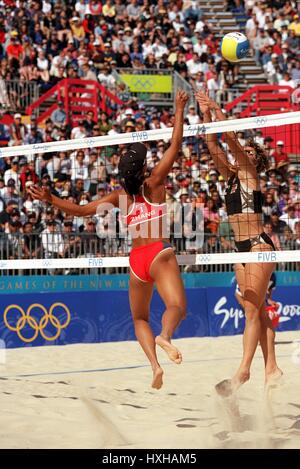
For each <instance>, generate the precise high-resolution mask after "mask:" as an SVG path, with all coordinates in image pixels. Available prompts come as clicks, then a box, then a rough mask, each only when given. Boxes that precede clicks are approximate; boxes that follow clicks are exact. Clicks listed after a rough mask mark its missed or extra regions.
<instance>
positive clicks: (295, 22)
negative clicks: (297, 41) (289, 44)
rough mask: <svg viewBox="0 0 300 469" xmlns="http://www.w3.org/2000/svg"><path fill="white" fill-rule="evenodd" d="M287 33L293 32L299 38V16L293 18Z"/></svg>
mask: <svg viewBox="0 0 300 469" xmlns="http://www.w3.org/2000/svg"><path fill="white" fill-rule="evenodd" d="M288 29H289V31H294V32H295V34H296V36H300V19H299V15H294V16H293V21H292V23H291V24H290V25H289V27H288Z"/></svg>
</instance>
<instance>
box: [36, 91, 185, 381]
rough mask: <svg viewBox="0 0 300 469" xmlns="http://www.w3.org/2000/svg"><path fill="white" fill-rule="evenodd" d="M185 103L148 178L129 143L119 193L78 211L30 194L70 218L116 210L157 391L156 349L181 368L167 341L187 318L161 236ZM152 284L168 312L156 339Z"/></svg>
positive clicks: (137, 322) (180, 102)
mask: <svg viewBox="0 0 300 469" xmlns="http://www.w3.org/2000/svg"><path fill="white" fill-rule="evenodd" d="M187 101H188V95H187V94H186V93H185V92H184V91H179V92H178V93H177V95H176V110H175V124H174V129H173V134H172V139H171V144H170V146H169V148H168V149H167V150H166V152H165V153H164V155H163V157H162V158H161V160H160V162H159V163H158V164H157V165H156V166H155V167H154V169H153V170H152V172H151V174H150V176H147V175H146V170H147V165H146V153H147V149H146V147H145V145H143V144H142V143H133V144H132V145H130V146H129V148H128V151H127V153H126V154H125V155H124V156H121V159H120V163H119V174H120V177H121V184H122V187H123V189H118V190H115V191H113V192H111V193H110V194H108V195H106V196H105V197H103V198H102V199H101V200H95V201H93V202H90V203H89V204H87V205H84V206H79V205H76V204H74V203H72V202H69V201H66V200H62V199H60V198H59V197H56V196H54V195H53V194H51V192H50V191H49V189H47V188H39V187H36V186H34V187H32V189H31V194H32V195H33V197H34V198H35V199H39V200H43V201H45V202H48V203H50V204H52V205H54V206H56V207H58V208H60V209H61V210H62V211H63V212H66V213H70V214H72V215H74V216H80V217H84V216H90V215H94V214H96V213H97V211H98V213H99V208H100V206H103V205H104V204H105V207H107V205H108V204H110V205H111V208H114V207H120V210H121V213H122V212H123V220H124V221H125V223H126V224H127V225H128V229H129V231H130V233H131V236H132V239H133V247H132V250H131V253H130V257H129V263H130V281H129V299H130V307H131V312H132V317H133V322H134V327H135V334H136V337H137V339H138V341H139V343H140V345H141V347H142V348H143V350H144V352H145V354H146V356H147V357H148V359H149V361H150V364H151V366H152V371H153V380H152V387H153V388H156V389H159V388H161V386H162V384H163V380H162V377H163V370H162V368H161V366H160V364H159V363H158V360H157V356H156V345H159V346H160V347H161V348H162V349H164V351H165V352H166V353H167V354H168V356H169V358H170V359H171V360H172V361H173V362H175V363H177V364H179V363H181V361H182V356H181V353H180V352H179V350H178V349H177V348H176V347H175V346H174V345H173V344H172V343H171V337H172V336H173V333H174V331H175V329H176V328H177V326H178V325H179V324H180V322H181V320H182V319H184V317H185V314H186V298H185V292H184V287H183V283H182V279H181V276H180V271H179V267H178V264H177V260H176V257H175V254H174V250H173V248H172V246H171V245H170V242H169V240H168V239H167V238H166V235H165V233H164V229H163V226H164V223H163V222H164V220H165V219H166V210H167V209H166V203H165V198H166V196H165V180H166V177H167V175H168V173H169V172H170V171H171V169H172V166H173V163H174V162H175V160H176V157H177V154H178V151H179V150H180V148H181V144H182V137H183V121H184V118H183V113H184V108H185V105H186V103H187ZM124 201H125V203H124ZM124 205H125V207H124ZM154 283H155V284H156V288H157V291H158V293H159V295H160V296H161V298H162V300H163V302H164V304H165V307H166V309H165V312H164V314H163V316H162V329H161V333H160V335H159V336H157V337H156V338H154V335H153V332H152V330H151V328H150V325H149V312H150V302H151V297H152V293H153V286H154Z"/></svg>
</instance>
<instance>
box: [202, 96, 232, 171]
mask: <svg viewBox="0 0 300 469" xmlns="http://www.w3.org/2000/svg"><path fill="white" fill-rule="evenodd" d="M195 97H196V100H197V102H198V104H199V106H200V111H201V113H202V115H203V122H204V123H205V124H206V123H208V122H211V121H212V118H211V111H212V102H211V100H210V99H209V97H208V96H207V95H206V94H205V93H204V92H203V91H198V92H196V93H195ZM206 143H207V146H208V149H209V152H210V154H211V156H212V157H213V160H214V162H215V164H216V167H217V169H218V171H219V172H220V173H221V174H222V176H223V177H224V178H225V179H226V180H227V179H228V178H229V177H230V175H231V173H232V169H231V167H230V164H229V162H228V160H227V158H226V154H225V152H224V150H223V149H222V148H221V147H220V145H219V143H218V139H217V134H207V135H206Z"/></svg>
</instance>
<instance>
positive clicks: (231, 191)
mask: <svg viewBox="0 0 300 469" xmlns="http://www.w3.org/2000/svg"><path fill="white" fill-rule="evenodd" d="M196 99H197V101H198V103H199V106H200V110H201V112H202V114H203V119H204V123H206V122H211V121H212V115H211V113H212V112H214V113H215V117H216V120H225V119H226V117H225V116H224V114H223V113H222V111H221V109H220V108H219V107H218V105H217V104H216V103H215V102H214V101H213V100H211V99H210V98H209V97H208V96H207V95H206V94H205V93H203V92H197V93H196ZM224 138H225V142H226V143H227V145H228V146H229V148H230V151H231V153H232V155H233V156H234V158H235V164H234V166H232V165H231V164H230V163H229V161H228V159H227V157H226V154H225V152H224V150H223V149H222V148H221V147H220V145H219V144H218V140H217V135H216V134H210V135H207V137H206V139H207V145H208V148H209V151H210V153H211V155H212V157H213V159H214V161H215V164H216V166H217V168H218V171H219V172H220V173H221V175H222V176H223V177H224V178H225V180H226V181H227V190H226V194H225V203H226V208H227V213H228V216H229V222H230V224H231V226H232V229H233V231H234V237H235V245H236V249H237V251H239V252H245V251H246V252H250V251H252V252H253V251H273V250H275V247H274V244H273V242H272V240H271V239H270V238H269V236H268V235H267V234H266V233H264V231H263V224H262V193H261V190H260V184H259V174H260V173H261V172H262V171H265V170H266V169H267V168H268V160H267V157H266V155H265V153H264V151H263V149H262V148H261V147H260V146H259V145H257V144H256V143H255V142H254V141H253V140H251V139H249V140H248V141H247V142H246V145H245V146H244V147H243V146H242V145H241V144H240V143H239V141H238V140H237V138H236V136H235V133H234V132H226V133H225V134H224ZM274 269H275V264H274V263H261V264H260V263H250V264H236V265H235V273H236V278H237V282H238V285H239V288H240V291H241V294H242V296H243V299H244V308H245V315H246V326H245V331H244V338H243V358H242V362H241V364H240V366H239V368H238V370H237V372H236V373H235V375H234V376H233V378H232V379H231V380H225V381H222V382H221V383H219V384H218V385H217V386H216V389H217V391H218V392H219V393H222V394H227V393H228V392H230V391H234V390H236V389H237V388H238V387H239V386H240V385H242V384H243V383H244V382H246V381H247V380H248V379H249V378H250V366H251V363H252V360H253V357H254V354H255V351H256V348H257V345H258V343H259V342H260V345H261V348H262V351H263V355H264V361H265V378H266V382H270V380H273V379H274V378H275V377H276V378H277V377H279V376H281V374H282V371H281V370H280V369H279V368H278V366H277V363H276V358H275V347H274V334H275V333H274V330H273V328H272V322H271V320H270V319H269V317H268V316H267V315H266V314H265V312H264V307H265V297H266V292H267V289H268V285H269V280H270V277H271V275H272V272H273V271H274Z"/></svg>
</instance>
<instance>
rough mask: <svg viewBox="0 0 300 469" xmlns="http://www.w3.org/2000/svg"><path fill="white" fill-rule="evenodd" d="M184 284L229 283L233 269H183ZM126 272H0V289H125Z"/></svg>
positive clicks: (287, 275) (296, 281) (285, 280)
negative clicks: (70, 273) (60, 273)
mask: <svg viewBox="0 0 300 469" xmlns="http://www.w3.org/2000/svg"><path fill="white" fill-rule="evenodd" d="M182 279H183V283H184V286H185V288H202V287H230V286H231V285H232V284H233V283H234V281H235V275H234V273H233V272H212V273H183V274H182ZM276 279H277V285H278V286H285V285H287V286H293V285H298V286H300V272H276ZM128 283H129V275H128V274H114V275H106V274H99V275H98V274H97V275H30V276H29V275H23V276H22V275H21V276H10V275H1V276H0V293H1V294H2V295H3V294H4V295H5V294H12V293H14V294H19V293H22V294H23V293H35V292H36V293H43V292H49V293H51V292H53V293H54V292H56V293H57V292H68V291H69V292H78V291H82V292H83V291H99V290H102V291H103V290H126V291H127V290H128Z"/></svg>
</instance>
